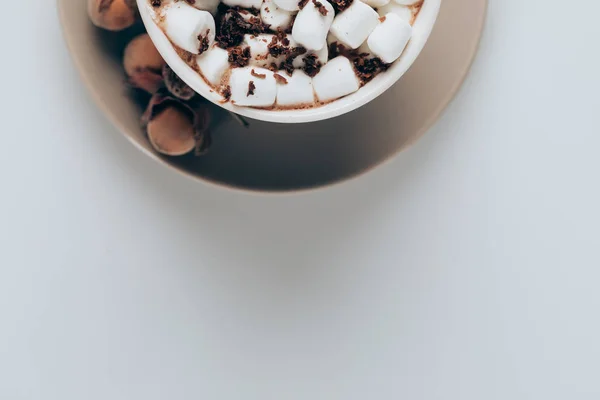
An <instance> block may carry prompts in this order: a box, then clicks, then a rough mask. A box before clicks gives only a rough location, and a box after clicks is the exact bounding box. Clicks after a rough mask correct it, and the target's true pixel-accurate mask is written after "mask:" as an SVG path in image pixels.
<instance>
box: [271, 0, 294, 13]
mask: <svg viewBox="0 0 600 400" xmlns="http://www.w3.org/2000/svg"><path fill="white" fill-rule="evenodd" d="M273 2H274V3H275V4H277V7H279V8H281V9H282V10H286V11H298V10H299V9H300V7H299V6H298V3H299V2H300V1H299V0H273Z"/></svg>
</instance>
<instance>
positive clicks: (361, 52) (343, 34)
mask: <svg viewBox="0 0 600 400" xmlns="http://www.w3.org/2000/svg"><path fill="white" fill-rule="evenodd" d="M148 1H149V2H150V4H151V6H152V9H153V11H154V13H153V18H154V19H155V21H156V22H157V24H158V25H159V26H160V27H161V29H162V30H163V31H164V32H165V34H166V36H167V37H168V38H169V40H170V41H171V43H172V44H173V46H174V47H175V49H176V50H177V51H178V53H179V55H180V56H181V58H182V59H183V60H184V61H185V62H186V63H187V64H188V65H190V66H191V67H192V68H194V69H195V70H196V71H197V72H198V74H200V75H201V76H202V78H203V79H204V80H205V81H206V83H207V84H209V85H210V86H211V87H212V88H213V89H214V90H215V91H216V92H218V93H220V94H221V95H222V97H223V101H224V102H227V101H229V102H231V103H232V104H236V105H238V106H247V107H259V108H269V109H298V108H310V107H318V106H319V105H322V104H325V103H328V102H331V101H333V100H336V99H338V98H340V97H344V96H346V95H348V94H351V93H353V92H355V91H357V90H359V89H360V87H361V86H363V85H365V84H366V83H368V82H369V81H370V80H371V79H373V78H374V77H375V76H377V75H378V74H380V73H385V71H386V70H387V69H388V68H389V67H390V65H391V64H392V63H394V62H395V61H396V60H397V59H398V58H399V57H400V56H401V55H402V53H403V51H404V49H405V47H406V45H407V44H408V42H409V40H410V38H411V35H412V24H413V23H414V21H415V18H416V17H417V15H418V13H419V11H420V9H421V6H422V4H423V1H427V0H364V1H360V0H223V1H222V2H221V1H219V0H148Z"/></svg>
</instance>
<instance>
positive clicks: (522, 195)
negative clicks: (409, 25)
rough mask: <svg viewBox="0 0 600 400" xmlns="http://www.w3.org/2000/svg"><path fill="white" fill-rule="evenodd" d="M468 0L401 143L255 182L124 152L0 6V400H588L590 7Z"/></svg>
mask: <svg viewBox="0 0 600 400" xmlns="http://www.w3.org/2000/svg"><path fill="white" fill-rule="evenodd" d="M445 1H451V0H445ZM490 3H491V4H490V8H489V16H488V24H487V28H486V32H485V35H484V38H483V42H482V46H481V51H480V53H479V55H478V57H477V60H476V62H475V64H474V66H473V69H472V71H471V74H470V76H469V77H468V79H467V81H466V83H465V85H464V87H463V88H462V90H461V91H460V94H459V95H458V97H457V98H456V100H455V101H454V102H453V103H452V105H451V106H450V108H449V109H448V110H447V111H446V112H445V114H444V116H443V118H442V119H441V120H440V121H439V122H438V123H437V124H436V126H435V127H434V128H433V129H432V130H431V131H430V132H429V133H428V134H427V135H426V136H425V137H424V138H423V139H422V140H421V141H420V142H419V143H418V144H417V145H416V146H414V147H412V148H410V149H409V150H408V151H406V152H404V153H402V154H401V155H400V156H399V157H397V158H395V159H394V161H392V162H391V163H388V164H387V165H385V166H384V167H382V168H379V169H377V170H375V171H374V172H372V173H369V174H368V175H366V176H364V177H362V178H360V179H358V180H354V181H351V182H349V183H346V184H343V185H340V186H336V187H333V188H331V189H328V190H323V191H317V192H314V193H309V194H304V195H299V196H291V197H290V196H284V197H281V196H278V197H263V196H249V195H245V194H241V193H236V192H230V191H226V190H220V189H215V188H212V187H207V186H204V185H199V184H193V183H192V182H191V181H190V180H188V179H186V178H183V177H181V176H179V175H176V174H175V173H174V172H172V171H170V170H167V169H166V168H164V167H162V166H161V165H159V164H157V163H155V162H154V161H152V160H150V159H149V158H147V157H146V156H144V155H143V154H142V153H140V152H139V151H137V150H136V149H135V148H134V147H133V146H131V145H130V144H129V143H128V142H127V141H126V140H125V139H124V138H123V137H121V136H120V135H119V134H118V133H117V132H116V131H115V130H114V129H113V128H112V127H111V126H110V125H109V123H108V122H107V120H106V119H105V118H104V117H103V115H102V114H101V113H100V112H99V111H98V110H97V109H96V107H95V106H94V105H93V104H92V102H91V100H90V97H89V96H88V94H87V93H86V91H85V89H84V88H83V86H82V85H81V83H80V81H79V78H78V76H77V74H76V72H75V70H74V67H73V66H72V64H71V60H70V59H69V56H68V54H67V51H66V49H65V46H64V44H63V41H62V37H61V32H60V29H59V25H58V21H57V18H56V15H55V5H54V2H52V1H47V0H25V1H13V2H9V3H8V5H7V6H6V7H7V8H5V20H4V22H3V24H2V25H0V26H1V28H0V29H1V33H2V45H3V49H4V51H5V53H6V54H8V55H9V56H7V57H5V58H4V59H3V63H2V66H1V67H0V68H1V71H2V77H3V79H4V80H3V82H4V85H5V87H6V90H5V92H4V96H3V99H2V111H1V115H2V120H3V123H4V124H3V129H2V138H3V145H4V151H3V152H2V157H1V159H0V160H1V161H0V165H1V166H2V168H0V180H1V182H2V192H1V196H0V224H1V225H0V227H1V228H0V246H1V251H0V399H2V400H81V399H86V400H107V399H110V400H137V399H140V400H142V399H143V400H164V399H182V400H185V399H190V400H192V399H193V400H198V399H217V400H222V399H224V400H229V399H231V400H233V399H235V400H241V399H244V400H246V399H252V400H254V399H256V400H270V399H274V400H296V399H298V400H299V399H303V400H304V399H311V400H315V399H318V400H320V399H323V400H331V399H335V400H337V399H340V400H354V399H357V400H358V399H360V400H364V399H394V400H395V399H410V400H420V399H423V400H438V399H439V400H481V399H485V400H493V399H498V400H506V399H512V400H521V399H536V400H537V399H544V400H554V399H557V400H558V399H560V400H563V399H569V400H584V399H586V400H587V399H595V400H597V399H598V398H600V319H599V318H600V290H599V288H598V283H599V280H600V237H599V226H600V211H599V207H600V188H599V171H600V156H598V149H599V148H600V97H599V95H598V94H599V92H600V50H599V49H600V47H599V45H598V39H600V24H598V15H599V14H600V3H598V2H597V1H595V0H582V1H579V2H577V4H573V5H572V6H569V7H568V6H567V5H566V4H565V3H564V2H563V1H558V0H546V1H541V0H529V1H521V0H490ZM578 6H579V7H578ZM14 38H17V40H13V39H14ZM13 56H16V57H20V58H21V61H20V62H15V61H14V60H13V59H12V57H13ZM9 57H10V60H9Z"/></svg>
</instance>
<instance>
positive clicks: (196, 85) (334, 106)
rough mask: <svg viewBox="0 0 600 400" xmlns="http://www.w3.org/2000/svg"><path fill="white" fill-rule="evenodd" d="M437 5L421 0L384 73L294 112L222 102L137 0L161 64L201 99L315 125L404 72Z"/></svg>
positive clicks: (366, 99) (370, 96)
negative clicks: (407, 38)
mask: <svg viewBox="0 0 600 400" xmlns="http://www.w3.org/2000/svg"><path fill="white" fill-rule="evenodd" d="M392 1H394V0H392ZM440 2H441V0H424V2H423V6H422V8H421V11H420V12H419V14H418V16H417V18H416V20H415V22H414V24H413V36H412V38H411V40H410V42H409V43H408V45H407V46H406V49H405V50H404V53H403V54H402V56H401V57H400V58H399V59H398V60H396V61H395V62H394V63H393V64H392V66H391V67H390V68H389V69H388V70H387V71H385V72H384V73H381V74H379V75H377V76H376V77H375V78H374V79H373V80H371V81H370V82H368V83H367V84H366V85H364V86H363V87H362V88H360V89H359V90H358V91H356V92H354V93H352V94H350V95H348V96H345V97H342V98H340V99H337V100H334V101H332V102H330V103H328V104H325V105H322V106H319V107H314V108H308V109H296V110H265V109H258V108H252V107H240V106H236V105H234V104H231V103H230V102H226V103H224V102H223V101H222V100H223V99H222V97H221V95H219V94H218V93H216V92H215V91H214V89H212V87H211V86H209V85H208V84H207V83H206V82H205V81H204V80H203V79H202V78H201V77H200V76H199V75H198V73H197V72H196V71H194V70H193V69H192V68H191V67H190V66H189V65H188V64H186V63H185V62H184V61H183V60H182V59H181V58H180V57H179V55H178V54H177V52H176V51H175V49H174V48H173V46H172V45H171V42H170V41H169V39H168V38H167V36H166V35H165V34H164V32H163V31H162V29H160V27H158V25H157V24H156V23H155V21H154V19H153V18H152V16H153V14H154V9H153V8H152V6H151V5H150V4H149V2H148V0H137V3H138V7H139V9H140V14H141V16H142V20H143V22H144V25H145V26H146V29H147V31H148V34H149V35H150V37H151V38H152V41H153V42H154V44H155V45H156V47H157V49H158V51H159V52H160V53H161V55H162V56H163V58H164V59H165V61H166V62H167V63H168V64H169V66H170V67H171V68H172V69H173V71H175V73H177V75H179V76H180V77H181V79H182V80H183V81H184V82H185V83H187V84H188V85H189V86H190V87H191V88H192V89H194V90H195V91H196V92H197V93H199V94H200V95H201V96H203V97H205V98H206V99H208V100H210V101H211V102H213V103H214V104H216V105H218V106H220V107H223V108H225V109H226V110H228V111H232V112H235V113H236V114H240V115H243V116H246V117H249V118H253V119H258V120H261V121H267V122H279V123H302V122H315V121H320V120H324V119H327V118H332V117H336V116H339V115H342V114H345V113H348V112H350V111H353V110H355V109H357V108H359V107H361V106H363V105H365V104H367V103H368V102H370V101H372V100H373V99H375V98H377V96H379V95H381V94H382V93H383V92H385V91H386V90H387V89H389V88H390V87H391V86H392V85H393V84H394V83H396V81H398V79H400V78H401V77H402V75H404V73H406V71H407V70H408V69H409V68H410V67H411V66H412V65H413V63H414V62H415V60H416V59H417V57H418V55H419V54H420V53H421V51H422V49H423V47H424V46H425V43H426V42H427V40H428V39H429V35H430V34H431V31H432V29H433V26H434V24H435V22H436V19H437V17H438V13H439V10H440Z"/></svg>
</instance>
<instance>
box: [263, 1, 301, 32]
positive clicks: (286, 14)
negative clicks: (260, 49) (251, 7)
mask: <svg viewBox="0 0 600 400" xmlns="http://www.w3.org/2000/svg"><path fill="white" fill-rule="evenodd" d="M292 16H293V14H292V13H291V12H290V11H286V10H283V9H281V8H279V7H277V5H276V4H275V3H274V2H273V0H265V2H264V3H263V4H262V6H261V7H260V18H261V20H262V22H263V23H265V24H267V25H269V28H270V29H271V30H272V31H277V30H279V29H280V30H284V31H285V30H286V29H287V28H289V27H290V26H291V25H292Z"/></svg>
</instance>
